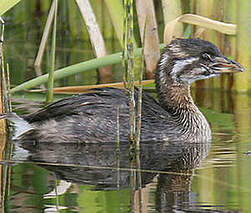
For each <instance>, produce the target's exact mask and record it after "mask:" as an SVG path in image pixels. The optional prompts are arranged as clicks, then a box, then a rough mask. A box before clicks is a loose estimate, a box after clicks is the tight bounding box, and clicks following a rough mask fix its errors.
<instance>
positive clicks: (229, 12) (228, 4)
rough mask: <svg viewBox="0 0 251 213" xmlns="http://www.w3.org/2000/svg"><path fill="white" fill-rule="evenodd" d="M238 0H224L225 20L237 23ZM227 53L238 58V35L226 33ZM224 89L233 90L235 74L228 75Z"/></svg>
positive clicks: (225, 45)
mask: <svg viewBox="0 0 251 213" xmlns="http://www.w3.org/2000/svg"><path fill="white" fill-rule="evenodd" d="M233 11H234V12H233ZM236 11H237V1H235V0H224V22H228V23H236V18H237V17H236V15H237V14H236ZM223 48H224V50H225V54H226V55H229V56H231V57H234V58H236V36H230V35H225V41H224V47H223ZM226 78H227V79H226V81H225V84H224V89H226V90H231V89H232V87H233V81H234V77H233V75H229V76H226Z"/></svg>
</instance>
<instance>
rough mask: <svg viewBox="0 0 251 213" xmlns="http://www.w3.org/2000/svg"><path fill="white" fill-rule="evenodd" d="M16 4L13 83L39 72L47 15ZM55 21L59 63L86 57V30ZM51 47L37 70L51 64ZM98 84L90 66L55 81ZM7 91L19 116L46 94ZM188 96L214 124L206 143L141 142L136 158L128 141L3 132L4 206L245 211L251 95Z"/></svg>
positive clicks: (250, 180)
mask: <svg viewBox="0 0 251 213" xmlns="http://www.w3.org/2000/svg"><path fill="white" fill-rule="evenodd" d="M23 2H25V3H23V4H27V6H26V7H24V6H22V5H20V8H18V7H17V8H16V10H15V11H10V14H9V16H7V17H6V20H7V24H6V35H5V38H6V41H5V45H6V47H5V49H6V50H5V54H6V60H7V61H8V63H9V64H10V70H11V83H12V85H13V86H14V85H17V84H19V83H21V82H23V81H25V80H27V79H29V78H31V77H34V76H35V75H36V72H35V70H34V68H33V62H34V59H35V55H36V52H37V48H38V44H39V40H40V36H41V23H40V21H41V20H42V21H43V22H44V21H45V19H44V17H43V16H41V17H36V16H37V13H35V14H33V13H32V12H31V9H30V7H28V3H27V2H28V1H23ZM30 2H32V1H30ZM22 7H23V8H22ZM62 7H64V6H62ZM62 10H63V11H64V10H66V9H65V8H64V9H62ZM30 17H32V18H33V19H32V20H31V18H30ZM60 17H61V18H59V20H61V22H60V23H61V25H60V26H61V27H62V28H60V29H59V30H60V32H61V33H60V34H59V37H58V43H57V45H58V47H57V59H56V61H57V64H56V66H57V67H63V66H67V65H69V64H73V63H77V62H80V61H83V60H88V59H89V58H92V57H93V54H92V51H91V50H90V48H91V46H90V44H89V41H88V39H86V38H85V37H84V36H83V32H79V31H78V28H75V31H76V35H75V36H72V33H73V32H75V31H74V29H73V28H71V31H70V30H65V28H67V27H69V26H68V24H67V23H68V22H67V21H65V19H64V17H65V16H64V13H62V14H61V16H60ZM19 20H22V21H20V22H19ZM23 20H26V22H24V21H23ZM27 20H28V21H27ZM23 23H25V24H23ZM64 27H65V28H64ZM107 42H108V43H109V42H110V43H109V45H108V46H109V48H108V50H109V52H116V51H118V50H119V47H118V41H117V40H116V39H114V38H107ZM48 52H49V50H47V53H46V55H45V57H44V61H43V65H42V72H43V73H45V72H47V70H48V67H49V65H48V63H49V62H48V58H49V55H48ZM112 68H113V74H114V75H113V76H114V79H113V80H114V81H118V80H121V66H120V65H116V66H114V67H112ZM98 81H99V79H98V78H97V74H96V72H95V70H94V71H89V72H86V73H84V74H79V75H77V76H74V77H70V78H67V79H63V80H61V81H58V82H57V83H56V86H63V85H79V84H95V83H97V82H98ZM13 97H14V98H15V101H17V98H18V101H17V102H20V100H22V102H23V99H26V101H25V104H24V103H22V104H21V105H16V106H15V107H16V110H17V111H19V112H22V113H23V112H25V111H27V109H28V110H34V109H35V108H37V107H38V104H37V102H33V101H31V100H39V101H40V102H41V101H43V100H44V97H45V96H44V94H37V93H36V94H30V93H24V94H15V95H13ZM193 97H194V99H195V102H196V103H197V105H198V106H199V107H200V108H201V110H202V112H203V113H204V114H205V115H206V117H207V118H208V120H209V121H210V123H211V127H212V130H213V140H212V143H210V144H208V143H204V142H203V141H202V142H201V143H198V144H187V143H184V142H182V143H165V144H164V143H159V144H156V143H155V144H145V145H143V144H142V145H141V149H140V152H139V153H136V155H134V153H135V152H133V151H131V152H130V151H129V147H128V145H127V144H121V145H120V148H119V150H118V149H116V144H105V145H100V144H90V145H81V144H67V145H65V144H64V145H62V144H61V145H60V144H57V145H56V144H33V143H30V144H27V143H26V144H15V143H12V142H11V141H10V140H9V139H8V138H7V137H6V136H5V135H1V138H0V140H1V154H2V155H1V158H0V160H1V161H0V162H1V210H2V212H59V211H60V212H88V213H89V212H91V213H95V212H107V213H112V212H116V213H117V212H143V213H145V212H250V211H251V202H250V198H251V167H250V165H251V153H250V152H251V139H250V136H251V96H249V95H247V94H230V93H227V92H223V91H220V90H202V89H200V90H193ZM56 98H62V97H61V96H60V97H56ZM27 100H28V101H27ZM40 102H39V103H40ZM20 106H24V108H25V110H24V109H23V108H22V109H20Z"/></svg>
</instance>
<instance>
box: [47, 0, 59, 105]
mask: <svg viewBox="0 0 251 213" xmlns="http://www.w3.org/2000/svg"><path fill="white" fill-rule="evenodd" d="M54 2H55V3H54V4H55V11H54V23H53V32H52V42H51V68H50V71H49V76H48V92H47V96H46V103H50V102H52V101H53V87H54V71H55V54H56V35H57V8H58V0H54Z"/></svg>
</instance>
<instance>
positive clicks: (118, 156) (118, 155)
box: [116, 106, 120, 191]
mask: <svg viewBox="0 0 251 213" xmlns="http://www.w3.org/2000/svg"><path fill="white" fill-rule="evenodd" d="M116 110H117V119H116V120H117V121H116V126H117V137H116V168H117V190H118V191H119V189H120V136H119V135H120V127H119V126H120V123H119V117H120V113H119V106H117V109H116Z"/></svg>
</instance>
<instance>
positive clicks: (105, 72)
mask: <svg viewBox="0 0 251 213" xmlns="http://www.w3.org/2000/svg"><path fill="white" fill-rule="evenodd" d="M76 2H77V4H78V7H79V9H80V12H81V14H82V17H83V18H84V21H85V24H86V26H87V30H88V33H89V37H90V40H91V44H92V47H93V48H94V52H95V55H96V56H97V57H98V58H99V57H103V56H105V55H106V47H105V42H104V39H103V36H102V33H101V31H100V28H99V26H98V23H97V21H96V16H95V14H94V12H93V9H92V6H91V4H90V2H89V0H76ZM111 76H112V71H111V68H110V67H108V66H107V67H102V68H100V69H99V77H100V79H101V82H103V83H104V82H109V81H110V80H111Z"/></svg>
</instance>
